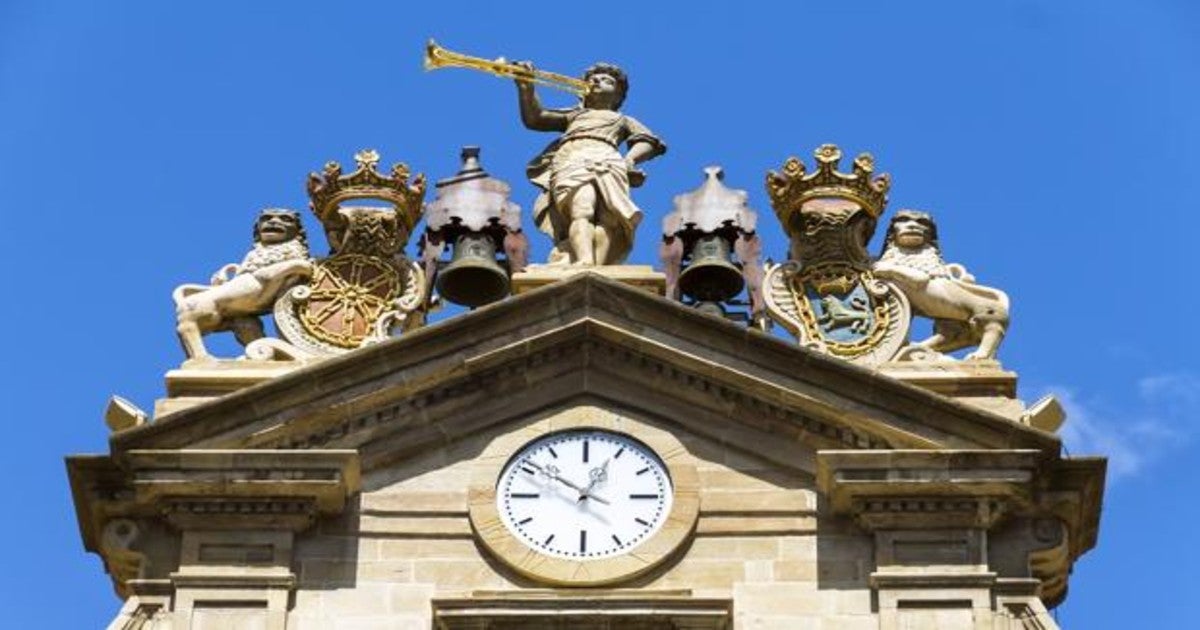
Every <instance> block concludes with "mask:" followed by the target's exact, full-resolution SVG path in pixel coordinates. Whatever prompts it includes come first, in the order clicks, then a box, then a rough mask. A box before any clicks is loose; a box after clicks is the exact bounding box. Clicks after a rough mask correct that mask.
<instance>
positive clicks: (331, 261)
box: [275, 254, 426, 354]
mask: <svg viewBox="0 0 1200 630" xmlns="http://www.w3.org/2000/svg"><path fill="white" fill-rule="evenodd" d="M313 267H314V270H313V277H312V280H311V281H310V282H309V283H308V284H303V285H299V286H296V287H293V288H292V290H291V291H288V292H287V293H285V294H284V295H283V296H281V297H280V298H279V300H278V301H276V303H275V322H276V325H277V326H278V327H279V333H280V335H281V336H282V337H284V338H285V339H287V340H288V341H289V342H291V343H292V344H294V345H296V346H297V347H299V348H301V349H303V350H307V351H308V352H312V353H316V354H328V353H330V352H337V351H342V350H349V349H353V348H357V347H359V346H362V345H364V343H368V342H369V341H370V340H372V339H383V338H387V337H388V336H390V335H389V331H390V329H391V328H393V327H394V326H396V325H398V324H402V323H411V322H404V321H403V319H404V318H402V317H399V316H401V315H410V314H411V313H412V312H413V311H414V310H415V309H416V308H417V307H418V306H420V304H421V302H422V301H423V299H424V295H425V292H426V291H425V279H424V273H423V272H422V271H421V269H420V267H419V266H417V264H416V263H414V262H411V261H407V260H401V261H396V262H393V261H391V260H386V259H382V258H378V257H373V256H365V255H362V254H343V255H337V256H332V257H330V258H326V259H324V260H318V261H316V262H315V263H314V265H313Z"/></svg>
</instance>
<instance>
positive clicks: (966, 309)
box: [873, 210, 1008, 359]
mask: <svg viewBox="0 0 1200 630" xmlns="http://www.w3.org/2000/svg"><path fill="white" fill-rule="evenodd" d="M873 270H874V272H875V275H876V276H877V277H879V278H882V279H885V280H890V281H892V282H893V283H895V284H896V286H897V287H899V289H900V290H901V291H902V292H904V295H905V296H906V297H908V301H909V302H910V303H911V304H912V308H913V311H914V312H915V313H916V314H917V315H921V316H924V317H928V318H930V319H932V320H933V335H932V336H930V337H929V338H928V339H925V340H923V341H920V342H917V343H916V344H913V345H914V346H916V347H919V348H925V349H928V350H933V351H935V352H953V351H954V350H958V349H960V348H967V347H970V346H978V347H977V348H976V349H975V350H974V351H973V352H971V353H970V354H968V355H967V357H966V358H968V359H992V358H995V356H996V350H997V349H998V348H999V347H1000V341H1001V340H1002V339H1004V333H1005V331H1007V330H1008V296H1007V295H1005V293H1004V292H1003V291H1000V290H997V289H992V288H990V287H985V286H982V285H978V284H975V277H974V276H972V275H971V274H969V273H967V270H966V269H965V268H964V267H963V266H962V265H959V264H953V263H950V264H948V263H946V262H945V261H944V260H942V255H941V252H940V248H939V246H938V236H937V224H936V223H934V221H933V217H931V216H930V215H929V214H927V213H925V212H919V211H916V210H900V211H898V212H897V213H896V215H895V216H894V217H893V218H892V222H891V224H890V225H889V226H888V231H887V240H886V241H885V242H884V244H883V253H882V254H881V255H880V256H879V259H878V260H877V261H875V264H874V267H873Z"/></svg>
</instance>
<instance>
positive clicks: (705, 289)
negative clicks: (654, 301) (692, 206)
mask: <svg viewBox="0 0 1200 630" xmlns="http://www.w3.org/2000/svg"><path fill="white" fill-rule="evenodd" d="M729 250H730V246H729V241H727V240H725V237H724V236H722V235H720V234H707V235H705V236H702V237H700V238H698V239H696V243H695V244H694V245H693V246H692V252H691V253H692V256H691V258H692V260H691V262H690V263H689V264H688V266H687V267H685V268H684V270H683V273H682V274H680V276H679V291H680V292H681V293H683V294H684V295H686V296H688V297H690V298H692V299H694V300H697V301H700V302H724V301H726V300H731V299H733V298H734V297H735V296H737V294H739V293H741V292H742V289H743V288H744V287H745V286H746V281H745V280H744V279H743V278H742V269H741V268H740V267H738V266H737V265H735V264H733V263H732V262H730V252H729Z"/></svg>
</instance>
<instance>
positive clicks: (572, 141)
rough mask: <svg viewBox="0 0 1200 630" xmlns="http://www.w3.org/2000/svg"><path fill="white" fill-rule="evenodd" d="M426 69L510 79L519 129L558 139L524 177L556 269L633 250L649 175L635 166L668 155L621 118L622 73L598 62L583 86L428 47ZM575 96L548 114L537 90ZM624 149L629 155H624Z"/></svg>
mask: <svg viewBox="0 0 1200 630" xmlns="http://www.w3.org/2000/svg"><path fill="white" fill-rule="evenodd" d="M425 62H426V67H428V68H431V69H432V68H441V67H447V66H456V67H467V68H472V69H476V70H483V71H485V72H490V73H492V74H496V75H500V76H505V77H511V78H513V79H514V80H515V81H516V84H517V99H518V103H519V105H520V110H521V122H523V123H524V124H525V126H526V127H527V128H529V129H533V130H535V131H554V132H560V133H561V134H562V135H560V136H559V137H558V138H557V139H556V140H554V141H553V142H551V143H550V144H549V145H548V146H547V147H546V148H545V149H544V150H543V151H542V152H541V153H540V154H539V155H538V156H537V157H535V158H534V159H533V161H531V162H530V163H529V167H528V168H527V170H526V173H527V175H528V176H529V179H530V181H531V182H533V184H534V185H535V186H537V187H538V188H539V189H540V190H541V193H540V194H539V195H538V199H537V201H535V202H534V206H533V217H534V222H535V223H536V224H537V226H538V228H539V229H540V230H542V231H543V232H545V233H547V234H549V235H550V237H551V238H552V239H553V240H554V248H553V249H552V250H551V253H550V260H549V262H550V263H552V264H574V265H617V264H620V263H622V262H624V261H625V259H626V257H628V255H629V252H630V250H631V249H633V240H634V230H635V229H636V228H637V226H638V224H639V223H640V222H641V220H642V211H641V210H640V209H639V208H638V207H637V205H636V204H634V202H633V199H632V198H631V196H630V188H631V187H636V186H639V185H641V183H642V182H643V181H644V180H645V174H644V173H642V172H641V171H640V170H638V168H637V165H638V164H640V163H642V162H645V161H646V160H649V159H652V158H654V157H657V156H659V155H662V154H663V153H664V152H665V151H666V149H667V148H666V145H665V144H663V142H662V140H660V139H659V138H658V137H657V136H656V135H654V133H653V132H651V131H650V129H648V128H647V127H646V126H645V125H643V124H642V123H640V122H638V121H637V120H636V119H634V118H633V117H632V116H626V115H625V114H622V113H621V112H620V108H621V105H622V104H623V103H624V102H625V96H626V94H627V93H628V91H629V79H628V77H627V76H626V75H625V72H624V71H623V70H621V68H619V67H617V66H615V65H612V64H608V63H597V64H595V65H593V66H592V67H590V68H588V69H587V70H586V71H584V73H583V77H582V78H581V79H577V78H574V77H567V76H563V75H559V74H554V73H549V72H544V71H541V70H535V69H534V67H533V64H531V63H529V62H518V63H509V62H507V61H504V60H503V59H500V60H496V61H488V60H486V59H480V58H476V57H469V56H467V55H460V54H458V53H454V52H451V51H448V50H446V49H444V48H441V47H439V46H437V45H436V44H434V43H433V42H430V43H429V45H428V47H427V48H426V59H425ZM538 84H541V85H546V86H550V87H556V88H560V89H565V90H568V91H571V92H573V93H575V94H577V95H578V96H579V99H580V100H579V104H578V105H576V106H574V107H570V108H566V109H549V108H546V107H543V106H542V104H541V102H540V101H539V99H538V96H537V92H536V88H535V86H536V85H538ZM622 145H624V146H625V147H626V152H625V154H624V155H622V154H621V151H620V147H621V146H622Z"/></svg>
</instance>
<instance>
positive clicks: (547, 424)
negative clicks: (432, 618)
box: [467, 405, 700, 586]
mask: <svg viewBox="0 0 1200 630" xmlns="http://www.w3.org/2000/svg"><path fill="white" fill-rule="evenodd" d="M467 513H468V517H469V519H470V523H471V530H472V532H473V533H474V535H475V538H476V540H477V541H478V542H479V544H480V545H481V546H482V547H483V548H484V549H487V550H488V551H489V552H490V553H491V555H492V556H493V557H494V558H496V559H497V560H498V561H499V562H500V563H501V564H502V565H505V566H507V567H508V568H509V569H511V570H513V571H514V572H516V573H518V574H520V575H521V576H523V577H525V578H528V579H531V580H534V581H537V582H541V583H544V584H549V585H554V586H599V585H606V584H617V583H620V582H622V581H625V580H630V579H633V578H635V577H638V576H640V575H643V574H645V573H647V572H648V571H650V570H652V569H654V568H655V567H658V566H660V565H663V564H664V563H666V562H668V561H669V559H670V558H673V557H678V556H676V555H675V553H676V552H677V551H678V550H679V548H680V547H682V546H683V545H684V544H685V543H686V542H687V541H688V540H690V538H691V536H692V534H693V532H695V530H696V523H697V521H698V519H699V515H700V482H699V475H698V474H697V472H696V465H695V457H694V456H693V455H692V454H691V452H689V450H688V449H687V448H686V447H684V445H683V444H682V443H680V441H679V439H678V438H676V437H675V436H674V435H673V434H672V433H671V432H670V431H667V430H664V429H662V428H659V427H656V426H653V425H650V424H648V423H646V422H643V421H641V420H638V419H634V418H631V417H627V416H624V415H620V414H616V413H614V412H612V411H609V410H606V409H603V408H600V407H594V406H586V405H585V406H580V407H574V408H571V409H566V410H560V411H559V412H557V413H554V414H549V415H547V416H544V417H542V418H540V419H537V420H533V421H531V422H528V423H527V424H525V425H524V426H521V427H518V428H513V429H510V430H509V431H507V432H504V433H502V434H500V435H497V436H495V437H493V438H492V439H490V440H489V442H488V445H487V446H486V447H485V448H484V449H483V451H482V452H481V453H480V454H479V455H478V457H476V459H475V463H474V466H473V469H472V473H471V485H470V491H469V493H468V512H467Z"/></svg>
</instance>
